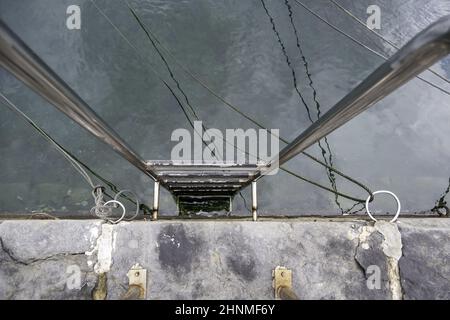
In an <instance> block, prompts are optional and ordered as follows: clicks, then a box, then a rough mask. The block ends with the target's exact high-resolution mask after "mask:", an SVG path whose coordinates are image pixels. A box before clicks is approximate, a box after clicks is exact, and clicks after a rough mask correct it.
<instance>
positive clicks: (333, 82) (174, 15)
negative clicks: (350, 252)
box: [0, 0, 450, 214]
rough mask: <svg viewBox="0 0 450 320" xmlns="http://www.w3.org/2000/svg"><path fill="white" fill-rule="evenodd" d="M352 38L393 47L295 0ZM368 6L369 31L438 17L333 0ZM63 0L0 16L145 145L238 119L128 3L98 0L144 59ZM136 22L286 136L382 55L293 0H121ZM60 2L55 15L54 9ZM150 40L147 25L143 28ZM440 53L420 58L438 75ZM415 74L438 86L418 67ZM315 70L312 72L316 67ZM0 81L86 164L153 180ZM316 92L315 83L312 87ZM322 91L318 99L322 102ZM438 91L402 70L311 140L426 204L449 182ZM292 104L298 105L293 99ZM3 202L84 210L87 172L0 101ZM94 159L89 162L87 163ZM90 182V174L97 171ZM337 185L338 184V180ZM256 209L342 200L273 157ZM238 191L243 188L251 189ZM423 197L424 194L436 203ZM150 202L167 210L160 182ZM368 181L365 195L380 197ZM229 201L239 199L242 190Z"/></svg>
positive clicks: (310, 168) (321, 209)
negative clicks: (69, 13)
mask: <svg viewBox="0 0 450 320" xmlns="http://www.w3.org/2000/svg"><path fill="white" fill-rule="evenodd" d="M304 2H305V3H306V4H307V5H308V6H309V7H311V9H313V10H314V11H316V12H318V13H319V14H321V15H322V16H323V17H326V18H327V19H328V20H329V21H330V22H332V23H333V24H335V25H336V26H338V27H339V28H340V29H342V30H344V31H345V32H347V33H349V34H350V35H351V36H353V37H355V38H357V39H358V40H360V41H361V42H363V43H364V44H365V45H367V46H369V47H371V48H373V49H375V50H379V48H383V49H384V51H385V53H389V54H391V53H392V52H391V51H392V48H391V47H390V46H387V45H386V44H384V43H383V42H382V41H381V40H380V39H378V38H377V37H374V36H373V35H371V34H370V33H368V32H367V30H364V28H361V26H358V25H357V24H355V23H354V21H352V20H351V19H349V17H348V16H346V15H344V14H342V12H339V11H338V10H336V8H335V7H334V6H333V5H332V4H331V3H330V2H329V1H325V0H324V1H312V0H310V1H304ZM338 2H339V3H341V4H342V6H343V7H345V8H347V9H349V10H350V11H352V12H353V13H354V14H355V15H357V16H358V17H360V18H361V19H362V20H365V17H366V13H365V12H366V8H367V6H368V5H369V4H378V5H379V6H380V7H381V9H382V29H381V30H380V33H381V34H382V35H383V36H385V37H387V38H388V39H389V40H390V41H392V42H394V43H396V44H399V45H402V44H404V43H405V42H406V41H407V40H408V39H410V38H411V37H412V36H413V35H414V34H416V33H417V32H418V31H419V30H421V29H422V28H424V27H425V26H427V25H428V24H429V23H431V22H433V21H435V20H436V19H437V18H439V17H441V16H443V15H445V14H450V4H449V2H448V1H446V0H432V1H427V3H426V4H424V2H423V1H421V0H408V1H399V0H398V1H387V0H377V1H358V2H355V1H350V0H341V1H338ZM70 4H72V3H70V1H68V0H64V1H52V0H43V1H31V0H27V1H20V2H19V1H8V0H0V17H1V19H2V20H4V21H5V22H6V23H7V24H8V25H9V26H10V27H11V28H12V29H13V30H14V31H15V32H17V33H18V34H19V35H20V36H21V37H22V38H23V39H24V40H25V42H26V43H27V44H28V45H29V46H30V47H31V48H33V49H34V50H35V51H36V52H37V53H38V54H39V55H40V56H41V57H42V58H43V59H44V60H45V61H46V62H47V63H48V64H49V65H50V66H52V68H54V69H55V71H56V72H57V73H58V74H59V75H60V76H61V77H62V78H63V79H64V80H65V81H67V82H68V83H69V84H70V85H71V86H72V87H73V88H74V89H75V90H76V91H77V92H78V93H79V94H80V96H82V97H83V98H84V99H85V100H86V101H87V102H88V103H89V104H90V105H91V106H92V108H93V109H95V110H96V111H97V112H98V113H99V114H100V115H101V116H102V117H103V118H105V120H106V121H107V122H108V123H110V124H111V126H112V127H114V128H115V129H116V130H117V131H118V132H119V134H120V135H121V136H123V137H124V139H125V140H126V141H128V142H129V143H130V144H131V145H132V146H133V147H134V148H135V149H136V150H137V151H138V152H139V153H140V154H142V155H143V156H144V157H145V158H147V159H167V158H168V157H169V156H170V150H171V148H172V144H171V143H170V135H171V132H172V131H173V130H174V129H176V128H185V127H187V126H189V125H190V124H189V123H188V122H186V119H190V118H191V117H192V118H194V119H201V120H203V121H204V123H207V124H208V126H210V127H214V128H218V129H220V130H223V129H225V128H250V127H252V126H254V124H253V123H251V122H249V121H248V120H247V119H245V118H244V117H241V116H240V115H239V114H236V113H234V112H233V111H230V110H228V109H227V108H224V107H223V104H222V102H221V101H218V99H216V98H215V97H213V96H211V95H210V94H209V93H208V92H207V91H206V90H205V89H204V88H202V87H201V86H199V85H198V84H197V83H195V82H194V81H192V79H190V78H189V77H188V76H186V75H185V74H184V73H183V72H182V70H180V68H179V67H178V66H176V65H175V64H171V61H170V59H169V58H168V57H165V55H164V54H163V53H162V51H159V50H158V43H152V41H151V37H148V36H147V35H146V34H145V32H144V31H143V29H142V28H141V27H140V26H139V23H138V22H137V21H136V18H135V17H134V16H133V14H132V13H131V12H130V10H129V9H128V7H127V5H126V3H124V2H121V1H118V2H109V1H105V0H96V4H97V5H98V6H99V7H100V8H102V9H103V10H105V12H106V13H107V14H108V16H109V17H110V18H111V20H112V21H114V23H116V24H117V26H118V27H119V28H120V29H121V30H122V31H123V32H124V34H125V35H126V36H127V38H128V39H129V41H130V42H131V43H133V45H135V46H136V47H137V48H138V50H139V51H140V52H142V53H144V54H145V55H146V58H148V60H149V61H151V62H153V65H154V66H155V68H156V69H157V71H158V73H159V74H161V75H162V77H163V79H164V81H165V83H163V82H162V81H161V80H160V79H158V78H157V77H156V76H155V74H154V73H153V72H152V71H151V67H150V66H149V65H148V64H147V63H146V62H145V61H142V59H140V58H139V56H137V55H136V52H134V51H133V50H131V49H130V47H129V46H128V45H127V43H126V42H124V41H123V39H122V38H121V37H120V36H119V35H118V34H117V32H116V31H115V30H114V29H113V28H111V26H110V25H109V23H108V21H106V20H105V19H104V17H103V16H102V15H101V14H99V12H98V11H97V10H96V8H95V7H94V6H93V5H92V3H91V2H90V1H80V6H81V9H82V28H81V30H80V31H73V30H72V31H69V30H67V28H65V16H64V13H65V9H66V8H67V6H68V5H70ZM131 5H132V7H133V8H134V9H135V10H136V14H137V16H138V17H139V18H140V19H141V21H142V23H143V24H144V25H147V26H149V27H150V28H151V29H152V30H153V32H155V34H156V35H157V36H158V39H159V40H160V41H161V43H162V44H163V45H164V46H166V47H168V48H170V50H171V52H172V53H174V55H175V56H176V58H177V59H178V60H180V61H182V62H183V64H184V65H186V66H187V67H188V68H189V70H192V71H193V73H194V74H195V75H197V76H198V77H199V78H200V79H202V81H204V82H205V83H207V84H208V86H210V87H211V88H212V89H213V90H214V91H215V92H218V93H219V94H220V96H222V97H224V98H226V100H227V101H230V102H232V103H236V104H237V105H239V106H240V107H241V108H242V109H243V111H244V112H245V113H246V114H249V115H251V117H252V118H254V119H255V120H257V121H260V122H261V123H264V124H265V126H266V127H269V128H280V133H281V135H282V136H286V137H290V139H292V138H293V137H295V136H296V135H297V134H298V133H300V132H301V131H302V130H304V129H305V128H306V127H307V126H308V125H309V124H310V123H311V122H313V121H315V120H316V119H317V118H318V117H320V115H321V114H323V113H324V112H326V111H327V110H328V109H329V108H330V107H331V106H332V105H333V104H334V103H336V102H337V101H338V100H339V99H340V98H342V97H343V96H344V95H345V94H346V93H347V92H349V91H350V90H351V89H352V88H353V87H355V86H356V84H358V83H359V82H360V81H361V80H362V79H364V77H366V76H367V75H368V74H369V73H370V72H371V71H373V70H374V69H375V68H376V67H377V66H378V65H379V64H381V62H382V61H381V59H379V58H378V57H376V56H374V55H372V54H370V53H369V52H368V51H366V50H365V49H364V48H361V47H358V46H356V45H355V44H354V43H352V42H351V41H349V40H348V39H345V38H344V37H342V36H341V35H339V34H337V33H336V32H335V31H334V30H332V29H330V28H329V27H328V26H326V25H325V24H323V23H321V22H320V21H319V20H317V19H316V18H315V17H313V16H311V15H310V14H308V13H307V12H306V11H305V10H303V9H302V8H301V7H299V6H298V5H295V3H293V1H288V0H283V1H272V0H264V1H262V0H252V1H224V2H217V1H213V0H210V1H207V0H202V1H184V2H179V1H165V2H160V1H140V0H139V1H137V0H136V1H132V2H131ZM61 13H63V15H62V16H61ZM149 40H150V41H149ZM449 61H450V60H449V59H446V60H444V61H442V62H441V63H440V64H437V65H436V66H434V67H433V69H435V70H436V71H438V72H439V73H440V74H443V75H446V76H447V77H449V76H450V63H449ZM423 77H424V78H426V79H427V80H429V81H431V82H433V83H435V84H438V85H440V86H442V87H443V88H446V89H447V90H449V89H450V88H449V87H448V83H446V82H444V81H441V80H440V79H439V78H437V77H434V76H433V75H431V74H428V73H427V74H424V75H423ZM313 80H314V81H313ZM0 88H1V91H2V92H3V93H4V94H5V95H6V96H7V97H8V98H9V99H11V100H12V101H14V102H15V103H17V104H18V105H19V106H21V107H22V108H23V109H24V111H26V113H27V114H29V115H30V117H31V118H32V119H34V120H35V121H36V122H37V123H38V124H40V126H42V127H43V128H44V129H45V130H46V132H48V133H49V134H50V135H51V136H52V137H54V138H55V140H57V141H58V142H59V143H61V144H62V145H64V146H65V148H66V149H67V150H69V151H71V153H72V154H73V155H74V156H76V157H77V158H78V159H80V160H81V161H83V163H85V165H86V166H87V167H88V168H91V169H93V171H94V172H95V173H96V174H97V175H98V176H97V179H98V178H99V176H101V177H103V179H106V180H107V181H111V182H112V183H113V184H114V185H117V186H120V188H127V189H132V190H134V191H136V192H137V194H138V195H139V196H140V198H141V199H142V200H143V202H144V203H147V204H149V203H151V201H150V200H151V195H152V184H151V183H150V181H148V178H147V177H145V176H144V175H142V174H141V173H140V172H139V171H137V170H136V169H134V168H133V167H131V166H130V165H129V164H128V163H126V161H124V160H122V159H121V158H120V157H118V156H117V155H115V154H114V153H113V152H112V151H111V150H109V149H108V148H107V147H105V146H104V145H102V144H101V143H100V142H97V141H96V140H95V139H94V138H92V137H90V136H89V134H87V133H86V132H84V131H83V130H82V129H80V128H79V127H78V126H76V125H74V124H73V123H72V122H71V121H69V120H67V118H65V116H63V115H61V114H59V113H58V112H57V111H55V110H54V109H53V108H52V107H49V106H48V104H47V103H46V102H45V101H43V100H42V99H41V98H39V97H37V96H36V95H35V94H34V93H32V92H30V90H28V89H27V88H26V87H24V86H23V85H22V84H21V83H20V82H18V81H17V80H15V79H14V78H13V77H12V76H10V75H9V74H7V73H6V72H5V71H3V70H1V71H0ZM319 97H320V98H319ZM319 101H320V103H319ZM449 103H450V99H449V97H448V96H447V95H445V94H443V93H442V92H440V91H439V90H436V89H434V88H431V87H430V86H428V85H426V84H425V83H422V82H420V81H417V80H414V81H412V82H411V83H409V84H408V85H406V86H405V87H403V88H402V89H400V90H399V91H398V92H396V93H394V94H392V95H391V96H390V97H388V98H386V99H384V100H383V101H381V102H379V103H378V104H377V106H376V107H374V108H372V109H371V110H369V111H367V112H365V113H364V114H362V115H360V116H359V117H357V118H356V119H355V120H353V121H351V122H350V123H349V124H347V125H346V126H344V127H343V128H341V129H339V130H337V131H336V132H334V133H332V134H331V135H329V136H328V137H327V139H326V140H325V139H324V140H323V141H322V142H321V143H320V145H318V146H317V147H315V146H313V147H311V148H310V149H309V150H308V152H310V153H313V154H314V155H315V156H316V157H321V159H322V160H323V162H325V163H326V164H328V165H330V166H333V167H335V168H338V169H339V170H341V171H343V172H346V173H349V174H350V175H351V176H352V177H354V178H356V179H357V180H359V181H362V182H364V184H366V185H368V186H370V187H371V188H372V189H373V190H378V189H388V190H391V191H393V192H395V193H396V194H397V195H398V196H399V197H400V199H401V200H402V207H403V208H405V210H407V211H411V212H413V211H424V210H430V208H431V207H433V206H434V205H438V204H439V203H441V204H442V203H445V201H446V197H448V196H447V195H448V189H447V191H446V192H444V193H442V192H443V190H446V187H447V185H448V180H447V178H446V177H448V176H449V175H450V172H449V170H450V168H449V166H448V163H449V159H450V147H449V142H450V126H448V123H449V119H450V110H449V109H448V108H446V106H448V105H449ZM299 105H301V108H299ZM0 115H1V116H0V153H1V155H2V159H1V160H2V161H1V162H0V211H3V212H6V211H14V212H19V211H20V212H23V211H26V212H31V211H34V210H43V209H45V210H47V211H57V212H63V213H64V212H67V213H69V212H86V211H88V209H89V208H90V207H91V204H92V203H91V196H90V191H91V190H89V187H86V185H85V184H84V183H83V181H82V180H81V179H80V178H79V177H78V176H77V173H76V172H75V171H73V170H72V169H71V168H70V167H69V166H68V165H67V163H65V162H64V159H61V157H60V155H59V154H57V153H55V152H54V150H52V148H51V147H50V146H47V145H46V142H45V141H43V140H41V139H40V137H37V135H36V134H35V132H34V131H33V130H32V129H31V128H29V127H27V126H26V124H25V123H23V122H22V121H20V119H19V118H17V117H16V116H15V115H14V114H13V113H11V112H10V111H9V110H7V109H6V108H0ZM287 167H288V168H289V169H290V170H292V171H294V172H298V173H300V174H302V175H304V176H308V177H311V178H312V180H314V181H317V182H319V183H321V184H324V185H327V184H328V185H329V186H331V188H332V189H333V190H338V191H341V192H345V193H348V194H352V195H354V196H356V197H359V198H364V197H365V196H366V195H365V194H364V193H362V191H361V190H360V189H359V188H358V187H357V186H354V185H352V184H350V183H348V182H346V181H345V180H343V179H342V178H340V177H339V176H336V175H335V174H333V172H332V171H330V170H325V172H324V171H323V170H321V167H320V166H317V165H316V164H314V162H311V161H309V160H308V159H306V158H304V157H298V158H296V159H293V160H292V161H290V162H289V163H288V165H287ZM91 173H92V172H91ZM97 181H98V182H101V181H102V180H101V179H98V180H97ZM338 186H339V189H338ZM258 190H259V193H260V195H259V201H260V204H259V207H260V209H261V213H263V214H264V213H267V214H299V213H307V214H312V213H328V214H330V213H342V211H345V210H348V208H351V207H352V205H353V202H352V201H349V200H347V199H342V198H338V197H337V196H335V195H334V194H333V193H328V192H325V191H321V190H320V189H317V188H315V187H313V186H311V185H309V184H306V183H304V182H301V181H299V180H298V179H293V178H292V176H291V175H289V174H286V173H285V172H281V171H280V173H278V174H277V175H276V176H273V177H265V178H264V179H262V180H261V182H260V186H259V188H258ZM243 196H244V197H246V198H247V199H248V198H249V194H248V191H247V190H246V191H245V192H244V195H243ZM435 202H436V204H435ZM160 206H161V209H162V211H163V213H165V214H173V213H174V211H175V204H174V202H173V199H172V198H171V196H170V195H169V194H167V193H164V192H163V194H162V199H161V204H160ZM392 206H393V204H391V203H390V200H389V198H386V199H384V198H382V197H379V198H377V199H376V202H375V203H374V204H373V207H374V210H375V211H380V212H383V211H392ZM233 209H234V211H235V212H241V213H244V212H245V211H246V209H245V206H244V201H243V200H242V197H236V198H235V200H234V203H233Z"/></svg>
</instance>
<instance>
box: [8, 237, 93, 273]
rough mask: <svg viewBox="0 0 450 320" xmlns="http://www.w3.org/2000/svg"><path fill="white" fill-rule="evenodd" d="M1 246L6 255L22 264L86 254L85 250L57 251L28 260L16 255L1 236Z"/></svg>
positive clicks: (26, 264)
mask: <svg viewBox="0 0 450 320" xmlns="http://www.w3.org/2000/svg"><path fill="white" fill-rule="evenodd" d="M0 248H1V249H2V250H3V252H5V253H6V255H7V256H8V257H9V258H10V259H11V260H12V261H13V262H15V263H18V264H21V265H25V266H28V265H31V264H33V263H36V262H41V261H48V260H55V259H57V258H59V257H67V256H78V255H84V252H62V253H56V254H53V255H49V256H46V257H43V258H35V259H28V260H22V259H19V258H17V257H16V255H15V254H14V253H13V251H12V250H11V249H10V248H7V247H6V246H5V243H4V242H3V239H2V238H1V237H0Z"/></svg>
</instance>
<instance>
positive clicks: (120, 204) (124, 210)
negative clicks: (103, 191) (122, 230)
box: [103, 200, 127, 224]
mask: <svg viewBox="0 0 450 320" xmlns="http://www.w3.org/2000/svg"><path fill="white" fill-rule="evenodd" d="M110 203H114V204H118V205H119V206H120V207H121V208H122V216H121V217H120V218H119V219H117V220H115V221H114V220H112V219H108V221H109V222H111V223H112V224H116V223H119V222H120V221H122V219H123V218H124V217H125V214H126V212H127V210H126V209H125V206H124V205H123V204H122V203H121V202H120V201H117V200H109V201H106V202H105V204H104V205H103V206H105V207H107V206H108V204H110Z"/></svg>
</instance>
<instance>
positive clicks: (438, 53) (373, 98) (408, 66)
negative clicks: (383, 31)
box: [269, 15, 450, 170]
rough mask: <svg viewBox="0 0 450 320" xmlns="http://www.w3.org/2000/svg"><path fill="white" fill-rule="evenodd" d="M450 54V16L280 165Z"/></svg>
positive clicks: (320, 123) (292, 146)
mask: <svg viewBox="0 0 450 320" xmlns="http://www.w3.org/2000/svg"><path fill="white" fill-rule="evenodd" d="M449 53H450V15H448V16H445V17H443V18H441V19H439V20H438V21H436V22H435V23H433V24H431V25H430V26H428V27H427V28H426V29H424V30H423V31H421V32H420V33H419V34H418V35H416V36H415V37H414V38H413V39H412V40H410V41H409V42H408V43H407V44H406V45H405V46H403V47H402V48H401V49H400V50H399V51H398V52H397V53H396V54H394V55H393V56H392V57H391V58H389V59H388V60H387V61H386V62H385V63H383V64H382V65H381V66H380V67H379V68H378V69H376V70H375V71H374V72H372V74H370V75H369V76H368V77H367V78H366V79H365V80H364V81H363V82H361V84H359V85H358V86H357V87H356V88H355V89H353V90H352V91H351V92H350V93H349V94H347V95H346V96H345V97H344V98H343V99H342V100H340V101H339V102H338V103H337V104H336V105H334V106H333V107H332V108H331V109H330V110H329V111H328V112H326V113H325V114H324V115H323V116H322V117H320V118H319V119H318V120H317V121H316V122H314V123H313V124H312V125H311V126H309V127H308V128H307V129H306V130H305V131H303V132H302V133H301V134H300V135H298V136H297V138H295V139H294V140H293V141H292V142H291V143H289V144H288V145H287V146H286V147H285V148H283V149H282V150H281V151H280V153H279V157H278V160H277V161H274V162H272V163H271V164H270V167H271V168H270V169H269V170H273V169H274V168H276V167H278V166H281V165H282V164H283V163H285V162H287V161H289V160H290V159H292V158H293V157H295V156H296V155H297V154H299V153H300V152H302V151H304V150H305V149H306V148H308V147H309V146H311V145H312V144H314V143H316V142H317V141H319V140H320V139H322V138H323V137H325V136H326V135H328V134H329V133H331V132H333V131H334V130H336V129H337V128H339V127H340V126H342V125H344V124H345V123H347V122H348V121H350V120H351V119H353V118H354V117H355V116H357V115H358V114H360V113H361V112H363V111H365V110H366V109H368V108H369V107H371V106H372V105H373V104H374V103H376V102H377V101H379V100H381V99H383V98H384V97H386V96H387V95H389V94H390V93H391V92H393V91H394V90H396V89H397V88H399V87H400V86H402V85H403V84H405V83H406V82H408V81H409V80H410V79H411V78H413V77H414V76H416V75H417V74H419V73H421V72H422V71H424V70H425V69H427V68H428V67H430V66H431V65H433V64H434V63H435V62H437V61H439V60H440V59H442V58H443V57H444V56H446V55H448V54H449Z"/></svg>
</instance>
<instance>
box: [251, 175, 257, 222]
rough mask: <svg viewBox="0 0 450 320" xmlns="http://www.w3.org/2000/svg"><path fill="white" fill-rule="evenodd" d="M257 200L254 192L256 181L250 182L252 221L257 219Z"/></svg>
mask: <svg viewBox="0 0 450 320" xmlns="http://www.w3.org/2000/svg"><path fill="white" fill-rule="evenodd" d="M257 210H258V198H257V192H256V181H252V218H253V221H256V220H257V219H258V213H257Z"/></svg>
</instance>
